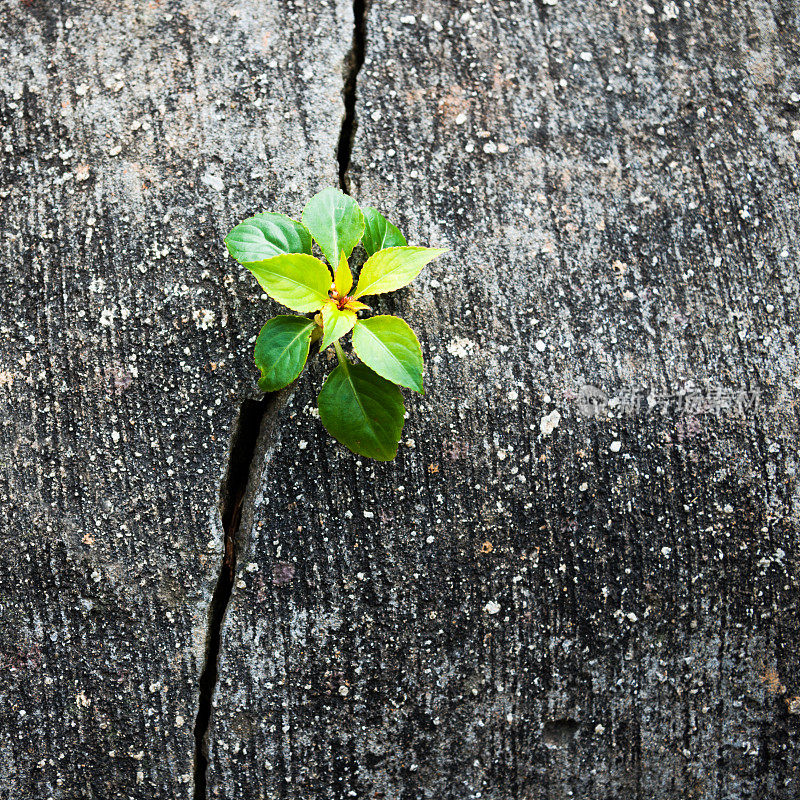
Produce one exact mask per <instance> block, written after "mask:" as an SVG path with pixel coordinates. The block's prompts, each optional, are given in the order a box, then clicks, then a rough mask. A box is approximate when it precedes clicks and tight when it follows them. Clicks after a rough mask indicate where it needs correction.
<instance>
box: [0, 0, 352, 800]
mask: <svg viewBox="0 0 800 800" xmlns="http://www.w3.org/2000/svg"><path fill="white" fill-rule="evenodd" d="M351 31H352V12H351V9H350V7H349V4H346V3H313V4H311V3H309V4H287V3H283V2H279V0H274V1H273V2H266V3H264V2H250V1H249V0H240V1H239V2H224V3H215V2H205V0H198V1H197V2H194V1H190V0H187V1H186V2H170V3H135V2H123V3H113V4H112V3H97V2H66V3H60V4H57V3H50V2H45V1H44V0H25V1H24V2H11V0H8V2H2V3H0V118H1V119H2V127H0V137H1V138H2V147H3V158H2V162H0V170H2V181H1V184H0V205H1V206H2V217H3V237H2V262H3V268H2V271H0V296H2V298H3V303H2V309H0V410H1V411H0V413H1V415H2V416H1V417H0V452H2V459H1V461H2V465H1V466H0V506H1V507H2V523H1V524H0V538H1V542H0V587H1V588H0V684H2V691H0V721H1V722H0V797H2V798H14V800H17V799H18V798H25V799H26V800H47V799H48V798H64V799H65V800H75V798H115V800H116V798H149V799H150V800H152V798H168V797H169V798H188V797H191V796H192V792H193V787H192V769H193V765H192V761H193V750H194V738H193V725H194V720H195V715H196V713H197V705H198V702H197V680H198V675H199V673H200V670H201V667H202V662H203V657H204V646H205V638H206V626H207V611H208V606H209V601H210V597H211V590H212V588H213V586H214V582H215V581H216V578H217V574H218V571H219V563H220V553H221V550H222V541H221V539H222V531H221V527H220V522H219V512H218V508H217V505H218V494H219V486H220V480H221V478H222V476H223V474H224V473H225V469H226V464H227V447H228V442H229V439H230V432H231V426H232V423H233V421H234V420H235V418H236V415H237V413H238V409H239V405H240V401H241V398H242V396H243V395H247V394H249V393H250V392H251V391H252V390H253V388H254V384H255V381H254V378H255V375H254V371H253V369H252V362H251V350H252V339H253V338H254V335H255V334H256V332H257V331H258V327H259V325H260V324H262V322H263V320H264V318H265V316H266V313H267V310H268V309H267V306H266V304H265V303H264V302H263V301H262V300H261V299H260V294H259V292H258V290H257V287H256V285H255V284H254V282H253V281H252V279H251V278H250V277H249V276H248V275H247V274H246V273H244V272H243V271H240V270H239V269H238V268H237V267H236V265H235V264H234V263H233V262H232V261H231V260H230V259H228V258H227V257H226V256H225V254H224V250H223V248H222V245H221V238H222V236H223V235H224V232H225V231H226V230H227V228H228V227H229V226H230V225H231V224H232V223H234V222H235V221H238V220H239V219H241V218H242V217H243V216H244V215H246V214H248V213H251V212H253V211H256V210H260V209H262V208H266V209H269V208H275V207H288V208H298V207H299V206H300V205H301V201H302V200H304V199H305V198H307V197H308V196H309V194H311V193H312V192H314V191H316V190H317V189H318V188H320V187H321V186H323V185H328V184H330V183H331V182H333V181H335V180H336V173H337V164H336V159H335V150H336V143H337V138H338V135H339V127H340V119H341V114H342V100H341V94H340V93H341V88H342V65H343V59H344V56H345V54H346V52H347V50H348V48H349V46H350V37H351Z"/></svg>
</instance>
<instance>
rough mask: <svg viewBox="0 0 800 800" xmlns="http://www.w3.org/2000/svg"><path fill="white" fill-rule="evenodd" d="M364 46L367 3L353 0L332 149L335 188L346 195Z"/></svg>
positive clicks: (348, 185) (355, 127) (365, 42)
mask: <svg viewBox="0 0 800 800" xmlns="http://www.w3.org/2000/svg"><path fill="white" fill-rule="evenodd" d="M366 45H367V3H366V0H353V45H352V47H351V48H350V52H349V53H348V54H347V58H346V60H345V69H344V88H343V89H342V98H343V99H344V116H343V117H342V127H341V130H340V131H339V144H338V145H337V147H336V160H337V161H338V162H339V188H340V189H341V190H342V191H343V192H344V193H345V194H350V181H349V180H348V177H347V170H348V169H349V167H350V156H351V155H352V152H353V140H354V139H355V135H356V129H357V127H358V125H357V123H356V86H357V84H358V73H359V72H360V71H361V67H363V66H364V54H365V52H366Z"/></svg>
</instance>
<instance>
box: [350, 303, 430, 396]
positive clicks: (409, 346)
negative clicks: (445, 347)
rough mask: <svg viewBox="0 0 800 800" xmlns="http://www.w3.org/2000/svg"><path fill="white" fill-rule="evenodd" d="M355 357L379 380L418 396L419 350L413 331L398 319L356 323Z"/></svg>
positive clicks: (372, 319)
mask: <svg viewBox="0 0 800 800" xmlns="http://www.w3.org/2000/svg"><path fill="white" fill-rule="evenodd" d="M353 348H354V349H355V351H356V354H357V355H358V357H359V358H360V359H361V360H362V361H363V362H364V363H365V364H366V365H367V366H368V367H371V368H372V369H373V370H375V372H377V373H378V375H380V376H381V377H383V378H386V379H387V380H390V381H392V383H397V384H399V385H400V386H406V387H407V388H409V389H413V390H414V391H416V392H422V391H423V387H422V349H421V348H420V346H419V341H417V337H416V336H415V335H414V331H412V330H411V328H409V327H408V325H406V323H405V322H403V320H402V319H400V318H399V317H392V316H389V315H382V316H379V317H371V318H370V319H365V320H359V321H358V322H357V323H356V326H355V328H354V330H353Z"/></svg>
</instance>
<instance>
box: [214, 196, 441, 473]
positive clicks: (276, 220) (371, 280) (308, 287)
mask: <svg viewBox="0 0 800 800" xmlns="http://www.w3.org/2000/svg"><path fill="white" fill-rule="evenodd" d="M312 240H313V241H314V242H316V243H317V245H318V246H319V249H320V251H321V252H322V255H323V256H324V258H325V259H326V261H327V266H326V264H325V262H324V261H322V260H320V259H318V258H315V257H314V255H312ZM359 242H361V245H362V247H363V248H364V250H365V251H366V253H367V256H368V258H367V260H366V261H365V262H364V265H363V266H362V267H361V271H360V273H359V275H358V283H357V284H356V287H355V290H353V274H352V272H351V269H350V262H349V260H348V259H349V258H350V257H351V255H352V253H353V249H354V248H355V246H356V245H357V244H358V243H359ZM225 244H226V246H227V248H228V252H229V253H230V254H231V255H232V256H233V257H234V258H235V259H236V260H237V261H238V262H239V263H240V264H242V266H244V267H246V268H247V269H249V270H250V272H252V273H253V275H254V276H255V278H256V280H257V281H258V282H259V284H260V285H261V288H262V289H263V290H264V291H265V292H266V293H267V294H268V295H269V296H270V297H271V298H272V299H273V300H275V301H277V302H278V303H281V304H282V305H284V306H287V307H288V308H290V309H292V311H298V312H300V313H301V314H307V315H313V317H311V316H303V317H301V316H295V315H285V314H281V315H279V316H277V317H273V319H271V320H270V321H269V322H267V324H266V325H264V327H263V328H262V329H261V333H259V335H258V339H257V340H256V348H255V360H256V366H257V367H258V368H259V369H260V370H261V379H260V380H259V382H258V385H259V387H260V388H261V389H262V390H263V391H265V392H276V391H278V389H283V388H284V387H285V386H288V385H289V384H290V383H292V382H293V381H294V380H295V379H296V378H297V377H298V376H299V375H300V373H301V372H302V371H303V367H304V366H305V363H306V360H307V359H308V354H309V350H310V348H311V343H312V342H316V341H317V340H320V339H321V340H322V341H321V343H320V347H319V350H320V352H322V351H323V350H325V349H326V348H328V347H330V346H331V345H333V347H334V348H335V350H336V356H337V358H338V361H339V364H338V366H337V367H336V368H335V369H334V370H333V371H332V372H331V373H330V375H328V377H327V378H326V380H325V383H324V384H323V386H322V391H320V393H319V398H318V403H319V418H320V420H321V421H322V424H323V425H324V426H325V427H326V428H327V430H328V432H329V433H330V434H331V436H333V438H334V439H337V440H338V441H339V442H341V443H342V444H343V445H345V446H347V447H349V448H350V450H352V451H353V452H354V453H357V454H358V455H362V456H367V457H368V458H374V459H376V460H378V461H391V460H392V459H393V458H394V457H395V455H396V454H397V445H398V443H399V442H400V434H401V432H402V430H403V420H404V416H405V406H404V405H403V396H402V394H401V393H400V388H399V387H401V386H402V387H405V388H407V389H413V390H414V391H415V392H422V391H423V384H422V350H421V349H420V346H419V341H418V340H417V337H416V336H415V335H414V331H412V330H411V328H409V326H408V325H407V324H406V323H405V322H404V321H403V320H402V319H400V318H399V317H394V316H390V315H383V314H382V315H379V316H375V317H371V318H368V319H359V318H358V313H359V312H364V311H369V310H371V309H370V308H369V306H367V305H365V304H364V303H363V302H361V299H360V298H362V297H365V296H367V295H373V294H384V293H385V292H393V291H394V290H395V289H401V288H402V287H403V286H406V285H407V284H409V283H410V282H411V281H412V280H414V278H416V277H417V275H419V273H420V272H421V271H422V268H423V267H424V266H425V265H426V264H427V263H429V262H430V261H432V260H433V259H434V258H436V257H437V256H440V255H441V254H442V253H444V252H446V251H445V250H439V249H436V248H432V247H408V246H407V244H406V240H405V237H404V236H403V234H402V233H400V231H399V230H398V229H397V228H396V227H395V226H394V225H392V223H391V222H389V221H388V220H387V219H385V218H384V217H383V216H382V215H381V214H379V213H378V212H377V211H376V210H375V209H374V208H363V209H362V208H359V207H358V203H356V201H355V200H353V198H352V197H349V196H348V195H346V194H343V193H342V192H340V191H338V190H337V189H333V188H330V189H323V190H322V191H321V192H320V193H319V194H316V195H314V197H312V198H311V200H309V201H308V204H307V205H306V207H305V208H304V209H303V216H302V222H296V221H295V220H293V219H290V218H289V217H287V216H285V215H284V214H275V213H266V214H256V215H255V216H253V217H249V218H248V219H246V220H245V221H244V222H242V223H240V224H239V225H237V226H236V227H235V228H234V229H233V230H232V231H231V232H230V233H229V234H228V236H227V237H226V238H225ZM331 271H332V272H333V275H331ZM331 279H332V280H333V282H331ZM351 331H352V343H353V349H354V350H355V353H356V355H357V356H358V358H359V359H361V363H360V364H354V363H353V362H352V361H350V359H349V358H348V357H347V356H346V355H345V353H344V350H343V349H342V345H341V341H340V340H341V339H342V337H343V336H345V335H346V334H348V333H350V332H351Z"/></svg>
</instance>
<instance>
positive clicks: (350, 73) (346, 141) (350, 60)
mask: <svg viewBox="0 0 800 800" xmlns="http://www.w3.org/2000/svg"><path fill="white" fill-rule="evenodd" d="M365 47H366V0H354V2H353V44H352V46H351V48H350V51H349V52H348V54H347V58H346V59H345V73H344V86H343V88H342V99H343V102H344V116H343V117H342V125H341V128H340V130H339V141H338V143H337V147H336V160H337V164H338V168H339V170H338V171H339V187H340V188H341V190H342V191H343V192H345V193H346V194H349V193H350V187H349V181H348V178H347V171H348V169H349V167H350V156H351V154H352V150H353V140H354V138H355V133H356V127H357V125H356V84H357V80H358V73H359V72H360V70H361V67H362V66H363V65H364V53H365ZM288 394H289V393H288V390H284V391H281V392H273V393H270V394H265V395H264V397H263V398H261V399H260V400H252V399H248V400H245V401H244V402H243V403H242V407H241V408H240V409H239V416H238V417H237V420H236V425H235V427H234V432H233V436H232V438H231V448H230V456H229V458H228V469H227V472H226V475H225V479H224V480H223V482H222V486H221V487H220V511H221V514H222V528H223V531H224V544H223V555H222V563H221V565H220V571H219V575H218V576H217V582H216V584H215V586H214V592H213V594H212V596H211V604H210V606H209V610H208V628H207V634H206V650H205V659H204V662H203V669H202V672H201V673H200V681H199V689H200V696H199V699H198V706H197V716H196V717H195V725H194V741H195V749H194V800H207V797H208V733H209V728H210V726H211V711H212V705H213V700H214V693H215V692H216V688H217V681H218V677H219V675H218V672H219V655H220V648H221V645H222V626H223V624H224V622H225V614H226V612H227V610H228V606H229V604H230V600H231V596H232V594H233V585H234V578H235V575H236V563H237V560H238V556H239V551H240V549H241V543H242V536H241V535H240V530H243V529H245V528H246V527H247V526H248V525H249V524H250V522H251V520H250V519H249V517H250V516H251V505H252V499H253V495H254V493H255V490H256V488H257V487H258V483H259V481H260V478H261V470H260V469H259V468H258V465H259V464H260V463H263V456H264V454H265V452H266V448H267V443H268V442H269V441H270V439H271V435H272V429H273V426H274V422H275V419H276V417H277V414H278V412H279V411H280V409H281V408H282V407H283V405H284V404H285V400H286V398H288ZM243 519H244V520H245V525H244V526H243V525H242V520H243Z"/></svg>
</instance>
